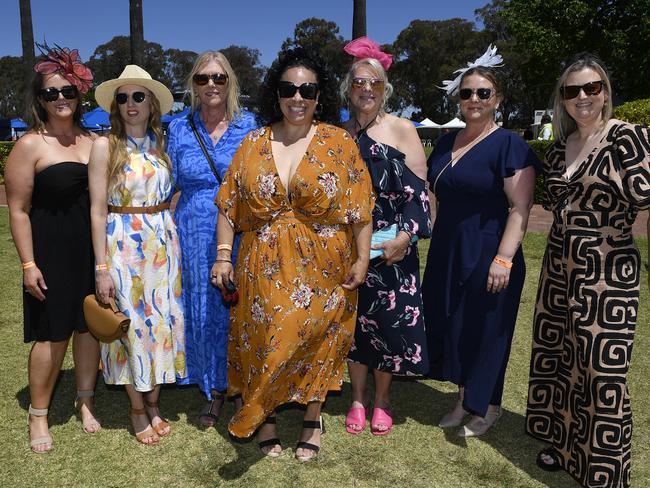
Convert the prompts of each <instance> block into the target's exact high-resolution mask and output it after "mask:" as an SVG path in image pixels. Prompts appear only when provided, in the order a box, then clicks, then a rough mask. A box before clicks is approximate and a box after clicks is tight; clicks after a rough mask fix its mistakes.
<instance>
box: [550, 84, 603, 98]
mask: <svg viewBox="0 0 650 488" xmlns="http://www.w3.org/2000/svg"><path fill="white" fill-rule="evenodd" d="M604 85H605V82H604V81H603V80H599V81H590V82H589V83H585V84H584V85H566V86H561V87H560V93H561V94H562V96H563V97H564V99H565V100H571V99H572V98H575V97H577V96H578V95H580V90H582V91H583V92H585V95H587V96H592V95H598V94H599V93H600V92H601V91H603V86H604Z"/></svg>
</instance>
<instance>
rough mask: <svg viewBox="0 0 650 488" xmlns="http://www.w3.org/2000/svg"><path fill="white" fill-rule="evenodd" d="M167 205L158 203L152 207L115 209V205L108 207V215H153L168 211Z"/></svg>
mask: <svg viewBox="0 0 650 488" xmlns="http://www.w3.org/2000/svg"><path fill="white" fill-rule="evenodd" d="M169 205H170V203H169V202H165V203H159V204H158V205H152V206H150V207H117V206H115V205H109V206H108V211H109V212H110V213H118V214H155V213H158V212H163V211H165V210H169Z"/></svg>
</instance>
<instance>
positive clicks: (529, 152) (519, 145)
mask: <svg viewBox="0 0 650 488" xmlns="http://www.w3.org/2000/svg"><path fill="white" fill-rule="evenodd" d="M497 161H498V165H499V166H498V168H497V171H498V174H499V176H500V177H501V178H510V177H511V176H514V174H515V172H517V171H519V170H522V169H524V168H527V167H528V166H533V167H534V168H535V172H536V173H540V172H541V171H542V164H541V163H540V161H539V158H538V157H537V155H536V154H535V151H533V149H532V148H531V147H530V145H528V143H527V142H526V141H524V140H523V139H522V138H521V137H519V136H518V135H517V134H514V133H512V132H510V133H509V134H508V141H507V143H506V144H502V145H501V150H500V155H499V157H498V158H497Z"/></svg>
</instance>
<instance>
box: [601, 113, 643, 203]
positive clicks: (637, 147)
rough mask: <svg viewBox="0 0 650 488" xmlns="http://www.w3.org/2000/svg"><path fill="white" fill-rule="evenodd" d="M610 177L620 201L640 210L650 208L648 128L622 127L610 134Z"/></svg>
mask: <svg viewBox="0 0 650 488" xmlns="http://www.w3.org/2000/svg"><path fill="white" fill-rule="evenodd" d="M612 142H613V148H614V151H613V153H612V163H613V164H614V167H615V169H616V174H613V175H610V177H611V178H613V183H614V185H615V187H616V188H617V190H618V192H619V194H620V198H621V199H622V200H623V201H625V202H627V203H628V204H629V205H630V206H632V207H636V208H638V209H639V210H647V209H649V208H650V131H649V130H648V128H647V127H643V126H640V125H633V124H627V123H626V124H622V125H621V126H619V127H618V128H617V130H615V131H614V132H613V141H612Z"/></svg>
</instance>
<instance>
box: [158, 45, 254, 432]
mask: <svg viewBox="0 0 650 488" xmlns="http://www.w3.org/2000/svg"><path fill="white" fill-rule="evenodd" d="M187 83H188V89H189V90H190V93H191V97H192V112H191V113H190V115H189V116H188V117H187V118H186V117H183V118H179V119H176V120H174V121H173V122H172V123H171V125H170V127H169V142H168V146H167V152H168V153H169V156H170V157H171V160H172V165H173V174H174V182H175V184H176V188H177V189H178V190H180V191H181V197H180V199H179V201H178V205H177V206H176V213H175V217H176V222H177V223H178V235H179V238H180V242H181V249H182V260H183V265H182V269H183V302H184V304H185V337H186V354H187V370H188V378H187V383H191V384H196V385H198V386H199V388H200V389H201V391H202V392H204V393H205V395H206V396H207V397H208V404H207V405H206V406H205V408H204V409H203V410H202V411H201V414H200V415H199V421H200V422H201V424H202V425H203V426H204V427H211V426H213V425H214V424H215V422H216V421H217V418H218V416H219V412H220V410H221V406H222V405H223V402H224V399H225V393H224V392H225V390H226V387H227V378H226V353H227V349H228V348H227V339H228V327H229V326H228V319H229V311H228V309H227V308H226V307H225V306H224V304H223V303H222V301H221V296H220V294H219V290H218V289H217V288H216V287H214V286H212V285H211V284H210V268H211V266H212V264H213V263H214V260H215V259H216V254H217V236H216V232H215V227H216V223H217V207H216V206H215V204H214V199H215V197H216V195H217V191H218V190H219V187H220V186H221V178H222V176H223V175H224V174H225V172H226V170H227V169H228V166H229V165H230V160H231V159H232V156H233V154H234V153H235V151H236V150H237V147H238V146H239V143H240V142H241V141H242V139H243V138H244V136H245V135H246V134H247V133H248V132H249V131H250V130H251V129H254V128H255V127H256V125H255V118H254V117H253V115H252V114H250V113H249V112H246V111H245V110H241V109H240V107H239V102H238V98H239V88H238V84H237V77H236V76H235V73H234V72H233V70H232V68H231V66H230V63H229V62H228V60H227V59H226V57H225V56H224V55H223V54H222V53H220V52H217V51H207V52H205V53H203V54H201V55H200V56H199V57H198V58H197V60H196V62H195V63H194V67H193V68H192V71H191V73H190V75H189V77H188V82H187ZM192 124H193V125H194V127H195V128H196V131H197V134H198V137H200V138H201V139H202V141H203V145H204V147H205V150H206V151H207V152H208V155H209V158H210V159H211V160H212V161H209V160H208V158H207V157H206V155H205V153H204V152H203V149H202V147H201V145H200V144H199V141H198V140H197V136H196V135H195V133H194V130H193V128H192ZM233 255H234V253H233Z"/></svg>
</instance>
